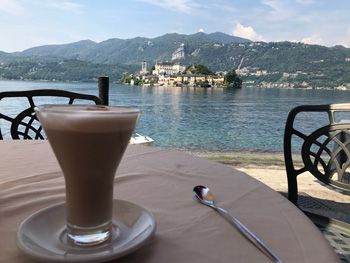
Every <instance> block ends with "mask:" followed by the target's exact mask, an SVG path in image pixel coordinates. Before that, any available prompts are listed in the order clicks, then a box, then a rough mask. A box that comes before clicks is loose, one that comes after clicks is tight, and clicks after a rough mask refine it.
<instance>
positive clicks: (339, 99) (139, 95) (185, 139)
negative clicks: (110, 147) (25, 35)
mask: <svg viewBox="0 0 350 263" xmlns="http://www.w3.org/2000/svg"><path fill="white" fill-rule="evenodd" d="M45 88H50V89H63V90H69V91H74V92H80V93H87V94H92V95H96V96H97V95H98V88H97V83H52V82H24V81H0V91H5V90H30V89H45ZM109 94H110V98H109V102H110V104H111V105H124V106H132V107H137V108H140V109H141V110H142V115H141V119H140V122H139V124H138V126H137V132H138V133H140V134H145V135H148V136H150V137H152V138H154V139H155V143H154V144H153V145H154V146H158V147H164V148H175V149H184V150H218V151H230V150H238V149H247V150H248V149H249V150H255V149H261V150H268V151H273V150H282V149H283V133H284V126H285V121H286V118H287V115H288V112H289V111H290V110H291V109H292V108H293V107H295V106H297V105H301V104H329V103H344V102H348V101H349V100H350V92H349V91H329V90H283V89H260V88H243V89H239V90H228V89H222V88H212V89H211V88H210V89H205V88H194V87H139V86H123V85H118V84H113V83H111V84H110V91H109ZM52 102H53V101H50V99H49V98H47V100H46V101H45V102H43V103H52ZM22 103H23V102H20V101H17V102H16V103H15V104H16V105H15V109H17V107H19V106H21V105H22ZM3 104H4V103H3V101H2V102H0V107H1V109H0V110H1V111H2V112H3V111H6V112H8V111H11V108H13V107H12V106H14V105H13V103H11V104H5V106H4V105H3ZM317 118H318V117H317V116H316V117H312V118H308V120H307V121H301V124H300V125H305V126H306V127H307V126H310V127H312V124H311V121H315V120H317Z"/></svg>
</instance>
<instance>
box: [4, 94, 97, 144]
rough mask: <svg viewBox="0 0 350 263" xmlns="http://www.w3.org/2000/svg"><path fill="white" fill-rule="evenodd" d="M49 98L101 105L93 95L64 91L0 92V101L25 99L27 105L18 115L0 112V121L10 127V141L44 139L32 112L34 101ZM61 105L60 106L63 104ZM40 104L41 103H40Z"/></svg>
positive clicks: (57, 100)
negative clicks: (3, 121) (5, 122)
mask: <svg viewBox="0 0 350 263" xmlns="http://www.w3.org/2000/svg"><path fill="white" fill-rule="evenodd" d="M43 97H50V98H55V102H54V103H62V102H61V100H60V99H66V101H65V103H67V104H74V103H75V104H77V103H79V104H83V103H84V104H87V103H90V104H92V103H94V104H96V105H101V104H102V102H101V100H100V99H99V98H98V97H96V96H93V95H87V94H80V93H75V92H70V91H64V90H53V89H46V90H29V91H8V92H0V101H1V100H3V99H5V98H6V99H14V100H18V99H20V98H22V99H25V100H26V102H27V103H28V108H25V109H24V110H23V111H21V112H20V113H19V114H18V115H17V113H16V114H15V116H13V117H11V116H9V115H5V114H3V113H1V112H0V120H5V121H7V122H8V123H9V125H10V134H11V137H12V139H25V140H32V139H45V136H44V134H43V131H42V128H41V125H40V123H39V121H38V119H37V117H36V114H35V112H34V107H35V106H36V105H38V104H36V100H37V99H38V100H39V101H40V98H42V99H43ZM65 103H62V104H65ZM41 104H42V103H41ZM0 140H3V134H2V133H1V128H0Z"/></svg>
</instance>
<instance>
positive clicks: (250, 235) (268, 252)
mask: <svg viewBox="0 0 350 263" xmlns="http://www.w3.org/2000/svg"><path fill="white" fill-rule="evenodd" d="M210 207H212V208H214V209H217V210H219V211H221V212H223V213H225V214H226V215H228V216H229V217H230V218H231V219H232V221H233V223H235V225H236V226H237V227H238V228H239V229H240V230H241V232H242V233H243V234H244V235H245V236H246V237H247V238H248V239H249V240H250V241H251V242H253V244H254V245H255V246H257V247H258V248H259V249H260V250H261V251H262V252H264V253H265V254H266V255H267V256H268V257H269V258H270V259H272V260H273V261H274V262H275V263H283V262H282V261H281V260H280V259H279V258H278V257H277V256H276V255H275V254H274V253H273V252H272V251H271V250H270V249H269V248H268V247H267V246H266V245H265V244H264V243H263V242H261V240H260V239H259V238H257V236H255V235H254V234H253V233H252V232H251V231H250V230H249V229H248V228H247V227H245V226H244V225H243V224H242V223H241V222H240V221H238V219H236V218H235V217H234V216H232V215H231V214H230V213H229V212H227V211H226V210H225V209H223V208H221V207H217V206H215V205H210Z"/></svg>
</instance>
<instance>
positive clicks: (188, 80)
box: [134, 61, 224, 86]
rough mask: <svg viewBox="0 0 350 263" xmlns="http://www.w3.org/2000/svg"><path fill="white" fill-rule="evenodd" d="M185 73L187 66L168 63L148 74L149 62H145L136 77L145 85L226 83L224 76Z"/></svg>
mask: <svg viewBox="0 0 350 263" xmlns="http://www.w3.org/2000/svg"><path fill="white" fill-rule="evenodd" d="M185 71H186V65H185V64H183V63H178V62H177V63H172V62H168V61H166V62H159V63H157V64H156V65H155V69H154V70H153V71H152V72H148V71H147V62H146V61H143V62H142V65H141V71H139V72H135V74H134V76H135V77H136V78H138V79H141V80H145V83H146V84H148V85H150V84H153V85H175V84H177V85H179V84H187V85H190V86H195V85H196V83H198V82H206V81H207V82H208V84H210V85H213V84H217V83H224V76H222V75H199V74H192V73H191V72H185Z"/></svg>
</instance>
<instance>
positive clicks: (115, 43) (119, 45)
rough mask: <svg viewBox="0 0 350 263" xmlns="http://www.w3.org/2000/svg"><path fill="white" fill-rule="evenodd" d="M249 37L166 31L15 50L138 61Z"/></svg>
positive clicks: (95, 59) (98, 60)
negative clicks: (154, 34) (151, 34)
mask: <svg viewBox="0 0 350 263" xmlns="http://www.w3.org/2000/svg"><path fill="white" fill-rule="evenodd" d="M245 42H251V41H250V40H248V39H244V38H240V37H235V36H230V35H227V34H224V33H220V32H216V33H211V34H205V33H196V34H193V35H181V34H176V33H172V34H166V35H164V36H161V37H156V38H146V37H135V38H132V39H118V38H113V39H108V40H105V41H102V42H100V43H96V42H94V41H91V40H82V41H78V42H75V43H70V44H62V45H45V46H38V47H33V48H29V49H27V50H24V51H23V52H19V53H17V55H19V56H62V57H65V58H69V59H79V60H83V61H89V62H94V63H107V64H118V63H123V64H139V63H140V61H144V60H146V61H149V62H151V63H152V62H153V63H154V62H155V61H162V60H164V59H166V60H170V59H171V55H172V53H173V52H174V51H175V50H176V49H177V48H178V47H179V46H180V45H181V44H185V45H186V46H187V45H203V44H211V43H220V44H227V43H245Z"/></svg>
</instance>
